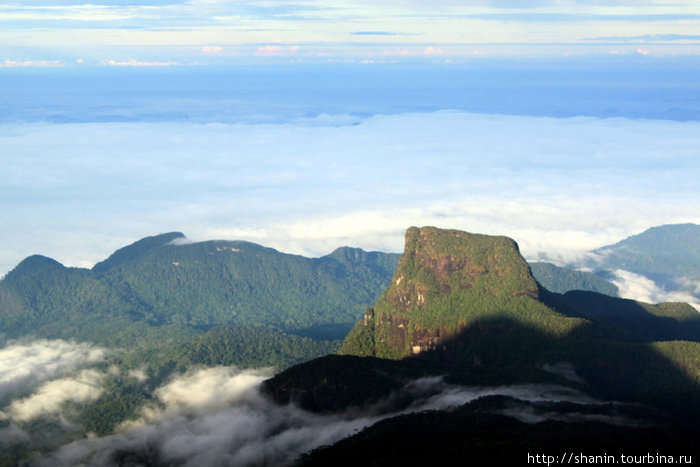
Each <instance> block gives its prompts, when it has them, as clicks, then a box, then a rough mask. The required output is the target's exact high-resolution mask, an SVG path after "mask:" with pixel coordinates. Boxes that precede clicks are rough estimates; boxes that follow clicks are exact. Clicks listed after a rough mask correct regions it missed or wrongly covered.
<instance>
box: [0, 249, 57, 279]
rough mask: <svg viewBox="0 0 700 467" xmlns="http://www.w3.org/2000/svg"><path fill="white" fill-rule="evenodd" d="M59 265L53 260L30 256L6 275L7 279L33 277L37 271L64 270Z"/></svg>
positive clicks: (46, 257)
mask: <svg viewBox="0 0 700 467" xmlns="http://www.w3.org/2000/svg"><path fill="white" fill-rule="evenodd" d="M64 268H65V266H63V265H62V264H61V263H59V262H58V261H56V260H55V259H52V258H49V257H48V256H43V255H31V256H28V257H26V258H24V259H23V260H22V261H20V263H19V264H18V265H17V266H15V268H14V269H13V270H12V271H10V272H9V273H8V274H7V277H8V278H10V277H14V276H21V275H27V274H29V275H33V274H36V273H37V272H39V271H45V270H47V269H64Z"/></svg>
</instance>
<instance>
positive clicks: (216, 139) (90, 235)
mask: <svg viewBox="0 0 700 467" xmlns="http://www.w3.org/2000/svg"><path fill="white" fill-rule="evenodd" d="M343 121H345V120H344V119H334V118H329V117H328V116H325V115H324V116H321V117H320V118H319V119H318V121H316V122H315V123H313V124H311V122H310V121H309V119H308V118H307V119H304V120H303V121H299V122H295V123H286V124H244V123H240V124H185V123H140V124H139V123H135V124H101V123H92V124H71V125H50V124H34V125H4V126H3V127H0V153H2V154H4V160H3V163H4V167H3V179H2V180H0V194H3V196H5V195H6V196H5V197H4V199H5V203H4V206H3V208H4V216H5V219H6V220H7V225H8V226H13V227H12V229H9V228H8V229H5V230H3V231H2V232H0V244H4V245H13V248H12V249H11V250H7V249H6V250H3V251H0V263H1V264H2V265H3V269H4V270H5V271H7V270H9V269H10V268H12V267H13V266H14V265H15V264H16V263H18V262H19V261H20V260H21V259H22V258H23V257H24V256H28V255H29V254H33V253H41V254H44V255H46V256H50V257H53V258H56V259H57V260H59V261H61V262H62V263H64V264H67V265H77V264H80V265H85V264H90V263H93V262H96V261H99V260H101V259H104V258H105V257H106V256H108V255H109V254H110V253H111V252H112V251H114V250H115V249H117V248H119V247H122V246H124V245H126V244H128V243H131V242H133V241H135V240H137V239H139V238H141V237H144V236H147V235H153V234H156V233H160V232H166V231H173V230H178V231H182V232H184V233H185V234H186V235H188V237H190V238H192V239H194V240H208V239H217V238H224V239H243V240H250V241H254V242H258V243H263V244H265V245H266V246H271V247H274V248H277V249H280V250H282V251H286V252H291V253H304V254H310V255H320V254H325V253H328V252H330V251H331V250H333V249H335V248H336V247H338V246H342V245H351V246H359V247H363V248H369V249H380V250H387V249H388V250H391V251H401V249H402V246H403V232H404V231H405V229H406V228H407V227H409V226H411V225H419V226H420V225H436V226H439V227H450V228H459V229H464V230H467V231H470V232H479V233H488V234H503V235H509V236H511V237H513V238H515V239H516V240H517V241H518V243H519V244H520V246H521V249H522V251H523V252H524V253H525V254H526V255H528V256H529V257H537V255H538V253H540V252H547V253H548V254H549V255H550V256H556V255H557V254H560V255H566V257H567V258H568V257H571V256H575V255H580V254H582V252H583V251H586V250H589V249H592V248H597V247H600V246H603V245H606V244H610V243H614V242H615V241H618V240H620V239H622V238H624V237H626V236H627V235H630V234H632V233H636V232H638V231H641V230H644V229H645V228H648V227H650V226H652V225H658V224H664V223H675V222H700V212H698V211H697V210H694V209H692V207H693V206H697V205H700V198H699V196H700V193H698V190H697V181H696V179H695V177H694V176H693V175H694V173H696V171H697V168H698V166H697V164H698V161H699V160H700V158H699V157H698V150H697V148H698V147H700V137H699V136H698V135H700V123H698V122H670V121H651V120H625V119H595V118H570V119H554V118H533V117H507V116H495V115H471V114H464V113H459V112H438V113H432V114H405V115H389V116H375V117H372V118H368V119H364V120H360V119H359V118H358V119H349V120H347V122H348V123H349V124H348V125H343V124H342V123H343ZM47 154H50V155H51V157H50V158H49V157H47ZM78 187H79V188H78ZM47 206H51V211H50V212H48V211H47V210H46V209H47Z"/></svg>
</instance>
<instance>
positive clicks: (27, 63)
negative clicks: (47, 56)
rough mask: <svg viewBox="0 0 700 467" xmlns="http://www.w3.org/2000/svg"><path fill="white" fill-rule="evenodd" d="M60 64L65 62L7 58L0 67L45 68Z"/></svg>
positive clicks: (62, 64) (0, 62) (63, 64)
mask: <svg viewBox="0 0 700 467" xmlns="http://www.w3.org/2000/svg"><path fill="white" fill-rule="evenodd" d="M59 66H65V63H63V62H61V61H59V60H10V59H7V58H6V59H3V60H2V61H0V68H34V67H41V68H44V67H59Z"/></svg>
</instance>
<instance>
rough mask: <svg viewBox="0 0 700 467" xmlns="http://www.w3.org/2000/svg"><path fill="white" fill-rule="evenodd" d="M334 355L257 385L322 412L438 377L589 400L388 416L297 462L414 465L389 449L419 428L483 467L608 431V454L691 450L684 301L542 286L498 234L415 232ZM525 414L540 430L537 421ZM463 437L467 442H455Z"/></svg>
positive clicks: (696, 346) (386, 396)
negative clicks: (560, 391)
mask: <svg viewBox="0 0 700 467" xmlns="http://www.w3.org/2000/svg"><path fill="white" fill-rule="evenodd" d="M341 354H345V355H340V356H334V357H323V358H320V359H317V360H312V361H310V362H306V363H303V364H300V365H298V366H294V367H292V368H289V369H288V370H285V371H284V372H282V373H280V374H278V375H276V376H275V377H274V378H272V379H270V380H268V381H267V382H266V383H265V390H266V391H267V393H269V394H270V395H271V397H273V398H274V399H275V400H276V401H278V402H279V403H289V402H294V403H296V404H299V405H301V406H302V407H305V408H306V409H307V410H311V411H315V412H321V413H325V412H342V411H344V410H348V409H349V408H351V407H354V408H355V409H354V410H359V408H361V407H365V408H368V407H373V410H378V409H377V407H378V405H377V404H379V403H380V401H382V400H390V401H393V402H391V404H392V409H391V410H401V408H408V407H410V406H411V405H412V404H415V403H416V398H417V397H419V396H418V395H417V394H418V392H416V390H417V389H413V392H411V391H409V392H407V393H403V392H401V391H402V389H401V388H404V387H405V385H406V384H407V381H411V380H420V379H421V378H433V379H434V378H438V377H439V378H443V381H444V383H446V384H448V386H449V385H451V386H449V387H452V389H450V391H452V393H457V392H459V390H458V389H456V388H458V387H465V389H463V390H464V391H466V392H469V391H474V390H475V387H484V386H493V387H502V386H503V385H516V386H517V385H528V386H527V387H528V388H530V389H532V387H533V386H532V385H536V388H537V389H534V390H535V391H536V392H537V391H545V392H546V385H548V384H556V385H559V386H564V387H569V388H572V389H574V388H575V389H576V390H578V391H582V392H583V393H585V394H586V395H587V396H588V397H591V399H589V400H588V401H587V402H582V401H578V402H576V403H574V404H561V403H559V404H548V403H538V402H536V401H537V400H542V399H539V397H543V396H526V398H525V399H523V396H522V395H511V396H508V397H500V398H499V397H495V398H494V397H492V398H491V399H488V398H485V399H478V398H477V399H475V400H474V398H472V400H473V401H472V402H469V403H467V404H465V405H463V406H462V407H461V408H460V409H459V410H456V411H454V412H437V413H429V414H428V413H426V414H404V415H401V416H397V417H395V418H390V419H388V420H385V421H383V422H380V423H378V424H377V425H376V426H374V427H372V428H371V429H369V430H367V431H366V432H363V433H360V434H358V435H356V436H354V437H353V438H351V439H349V440H347V441H344V442H341V443H339V444H338V445H337V446H334V447H331V448H329V449H325V450H320V451H319V452H317V453H314V454H313V455H311V456H309V457H306V458H304V460H303V462H302V464H308V465H319V464H321V463H327V462H334V461H337V460H339V459H355V460H357V461H358V462H363V461H366V460H368V459H369V457H368V456H370V452H372V450H374V449H380V448H379V447H380V446H385V447H386V449H387V451H386V452H382V451H381V449H380V453H379V454H378V456H379V457H378V459H380V461H379V463H380V464H382V462H389V459H394V460H397V459H398V460H408V459H413V458H414V456H418V457H419V458H423V457H420V456H421V454H418V453H417V452H415V450H413V449H411V448H410V447H409V446H410V444H411V442H409V443H408V445H409V446H404V448H402V447H400V446H399V445H398V444H396V443H397V442H398V440H399V439H401V438H402V437H403V436H404V435H406V436H408V439H409V440H410V439H414V438H415V439H417V438H416V437H417V436H418V434H419V433H423V434H424V435H425V437H424V440H425V443H426V444H425V445H424V448H425V450H427V451H428V452H430V451H431V450H432V449H435V452H436V456H437V457H435V458H436V459H442V460H446V459H447V458H448V457H449V453H454V454H460V453H461V454H469V453H471V454H473V455H476V453H481V454H480V455H481V456H482V457H478V456H477V457H476V458H477V459H482V460H483V459H486V457H483V456H487V454H484V453H489V454H488V455H492V454H493V451H492V449H493V448H494V446H495V444H494V443H498V445H499V449H502V451H499V452H501V453H503V454H504V455H506V454H507V455H508V456H514V455H516V454H517V455H518V456H519V455H522V456H525V454H526V453H527V452H528V449H529V452H532V449H535V448H539V449H543V450H544V449H547V448H548V446H551V445H550V444H548V443H551V442H552V441H554V442H556V444H557V446H560V445H561V446H573V445H574V444H575V442H577V441H578V442H580V444H579V445H578V446H580V448H581V449H584V450H593V449H596V450H597V449H601V448H605V447H607V446H609V445H610V443H609V442H608V440H609V437H611V436H612V437H615V438H616V440H617V441H618V443H620V442H623V444H618V445H617V447H616V449H618V450H619V449H627V452H629V453H631V452H640V450H641V449H657V448H658V449H672V448H676V449H678V448H683V449H685V451H684V452H688V453H690V452H693V451H692V450H694V448H693V447H692V446H694V443H695V441H694V436H695V434H696V430H697V421H698V420H700V390H699V389H700V364H699V362H700V315H699V314H698V313H697V312H696V311H695V310H694V309H693V308H692V307H690V306H689V305H687V304H682V303H662V304H658V305H650V304H645V303H640V302H635V301H632V300H624V299H620V298H614V297H609V296H605V295H602V294H597V293H593V292H569V293H566V294H563V295H562V294H556V293H553V292H549V291H547V290H545V289H543V288H542V287H540V286H539V285H538V284H537V282H536V281H535V280H534V278H533V277H532V275H531V273H530V270H529V268H528V267H527V264H526V263H525V261H524V259H523V258H522V257H521V256H520V254H519V252H518V248H517V245H516V244H515V242H513V241H512V240H510V239H508V238H505V237H491V236H486V235H477V234H469V233H466V232H460V231H455V230H440V229H435V228H432V227H423V228H420V229H419V228H415V227H412V228H410V229H409V230H408V231H407V234H406V248H405V251H404V254H403V256H402V257H401V259H400V261H399V266H398V268H397V270H396V273H395V274H394V277H393V279H392V283H391V285H390V286H389V287H388V288H387V290H385V292H384V293H383V294H382V296H381V297H380V298H379V299H378V300H377V302H376V303H375V305H374V306H373V307H371V308H369V309H368V310H367V311H366V313H365V316H364V318H363V319H362V320H361V321H359V322H358V323H357V324H356V325H355V327H354V328H353V330H352V331H351V333H350V334H349V335H348V337H347V338H346V339H345V342H344V343H343V347H342V348H341ZM358 357H361V358H358ZM377 357H379V358H377ZM356 381H370V382H371V383H370V384H367V385H364V384H362V385H358V384H357V383H356ZM426 381H427V380H426ZM416 384H417V383H416ZM416 387H417V388H418V387H420V386H416ZM443 390H446V389H444V388H443V389H441V390H437V391H438V392H437V393H435V392H434V393H431V394H429V395H428V396H429V397H431V398H436V397H438V394H439V393H440V391H443ZM397 391H398V392H397ZM520 391H522V392H523V393H526V392H527V390H525V389H522V390H520ZM514 392H516V393H517V392H518V391H514ZM392 394H393V396H392ZM411 394H413V395H411ZM428 396H426V395H425V394H424V395H423V396H420V397H428ZM453 397H456V396H453ZM527 397H534V399H533V398H530V399H528V398H527ZM465 399H468V398H465ZM604 401H608V402H611V401H616V402H615V405H605V402H604ZM385 410H386V408H385ZM583 414H588V415H583ZM504 415H506V416H505V417H504ZM509 417H511V418H509ZM514 419H515V420H514ZM533 419H536V420H541V421H547V423H542V424H537V423H536V424H534V425H533V424H532V420H533ZM518 420H519V421H518ZM623 420H627V422H623ZM632 420H635V421H634V422H632ZM523 421H524V422H525V423H522V422H523ZM457 427H459V428H457ZM640 427H645V428H640ZM455 430H458V431H455ZM459 430H465V431H464V433H470V435H469V436H465V437H460V436H459V435H457V432H459V433H462V431H459ZM516 433H517V436H515V434H516ZM445 440H452V441H451V442H449V443H447V445H446V444H445ZM621 440H624V441H621ZM606 443H607V444H606ZM448 445H449V447H448ZM610 446H612V445H610ZM428 457H430V456H428ZM381 459H383V460H381ZM426 459H427V457H426ZM523 459H525V458H524V457H523Z"/></svg>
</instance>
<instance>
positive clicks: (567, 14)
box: [0, 0, 700, 67]
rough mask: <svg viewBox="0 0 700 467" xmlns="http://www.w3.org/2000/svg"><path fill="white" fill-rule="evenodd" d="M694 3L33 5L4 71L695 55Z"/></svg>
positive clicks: (699, 12) (17, 10) (6, 13)
mask: <svg viewBox="0 0 700 467" xmlns="http://www.w3.org/2000/svg"><path fill="white" fill-rule="evenodd" d="M699 31H700V4H698V3H697V2H696V1H694V0H638V1H637V0H634V1H633V0H470V1H457V0H434V1H430V2H428V1H424V0H372V1H369V0H353V1H348V0H339V1H334V2H324V1H320V0H299V1H287V0H284V1H282V0H179V1H178V0H145V1H135V0H123V1H120V0H93V1H81V2H74V1H64V0H51V1H49V0H43V1H42V0H27V1H22V2H16V1H9V2H2V3H0V45H1V50H0V66H4V67H25V66H30V67H33V66H52V67H55V66H94V65H97V66H159V67H164V66H177V65H199V64H217V63H218V64H222V63H229V64H230V63H254V62H263V63H264V62H267V61H270V60H272V61H279V60H283V61H293V62H299V61H301V62H308V61H312V62H329V61H331V62H332V61H352V62H387V61H388V62H391V61H406V60H409V61H416V60H427V61H431V62H450V61H455V60H456V61H461V60H468V59H473V58H475V57H477V58H478V57H491V58H493V57H508V58H523V57H533V56H540V57H555V56H556V57H563V56H570V55H573V56H578V55H587V54H597V55H614V56H619V55H629V54H639V55H657V56H678V55H680V56H687V55H696V54H697V53H698V51H699V50H700V33H699Z"/></svg>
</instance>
